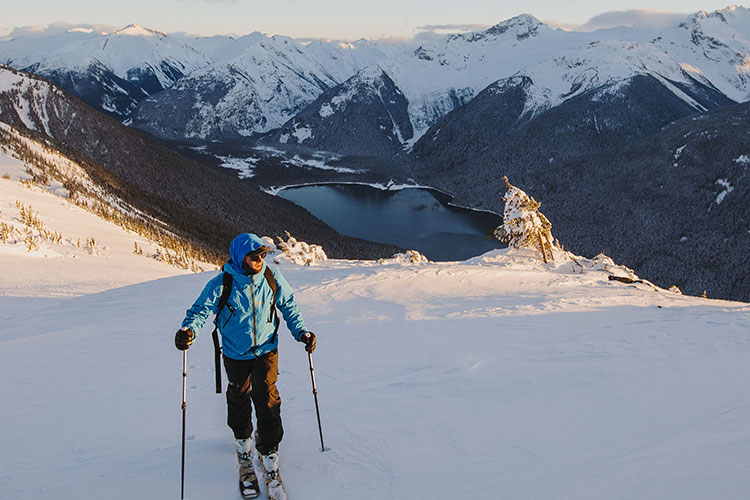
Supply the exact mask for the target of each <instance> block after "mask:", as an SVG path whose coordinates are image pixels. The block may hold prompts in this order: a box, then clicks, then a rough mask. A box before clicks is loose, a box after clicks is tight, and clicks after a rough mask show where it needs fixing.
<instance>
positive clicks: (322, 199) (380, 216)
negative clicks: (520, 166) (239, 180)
mask: <svg viewBox="0 0 750 500" xmlns="http://www.w3.org/2000/svg"><path fill="white" fill-rule="evenodd" d="M278 195H279V196H280V197H282V198H285V199H287V200H290V201H292V202H294V203H296V204H297V205H300V206H302V207H305V208H306V209H307V210H308V211H310V213H312V214H313V215H315V216H316V217H318V218H319V219H321V220H322V221H324V222H325V223H326V224H328V225H329V226H331V227H332V228H334V229H335V230H336V231H338V232H339V233H341V234H344V235H346V236H354V237H357V238H363V239H366V240H370V241H378V242H381V243H392V244H394V245H398V246H400V247H403V248H405V249H413V250H418V251H420V252H421V253H423V254H424V255H425V256H426V257H427V258H428V259H430V260H434V261H445V260H464V259H468V258H469V257H474V256H476V255H480V254H483V253H485V252H488V251H489V250H492V249H495V248H503V247H505V245H504V244H502V243H501V242H499V241H498V240H497V239H495V238H494V237H490V238H488V235H490V234H492V231H493V230H494V229H495V228H496V227H497V226H499V225H500V224H501V223H502V217H500V216H498V215H495V214H492V213H488V212H477V211H474V210H468V209H465V208H459V207H454V206H451V205H449V204H448V201H449V199H450V198H449V197H448V196H446V195H444V194H442V193H439V192H437V191H433V190H427V189H416V188H408V189H401V190H397V191H384V190H381V189H376V188H373V187H370V186H361V185H355V184H326V185H317V186H304V187H296V188H288V189H284V190H283V191H280V192H279V194H278Z"/></svg>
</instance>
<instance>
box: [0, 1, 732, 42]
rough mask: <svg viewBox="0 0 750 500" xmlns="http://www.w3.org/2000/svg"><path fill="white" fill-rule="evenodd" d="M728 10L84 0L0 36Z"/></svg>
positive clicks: (418, 28)
mask: <svg viewBox="0 0 750 500" xmlns="http://www.w3.org/2000/svg"><path fill="white" fill-rule="evenodd" d="M730 5H731V4H728V3H725V2H716V1H706V2H696V1H690V2H676V1H673V0H657V1H654V2H649V3H645V2H643V3H638V2H633V3H632V4H630V5H622V4H621V3H619V2H618V3H617V4H614V3H613V2H593V1H586V2H581V3H578V4H576V5H575V6H567V7H566V6H562V5H559V4H558V3H556V2H551V1H547V0H536V1H532V2H531V3H527V4H525V5H524V7H523V9H522V10H518V8H517V7H514V6H506V5H503V4H497V3H492V2H490V1H488V0H467V1H465V2H462V3H461V5H455V4H454V3H453V2H452V3H451V4H450V5H445V6H443V5H440V4H434V3H430V2H427V1H425V0H416V1H414V2H411V3H409V5H401V4H399V3H397V2H395V1H393V0H384V1H383V2H380V3H379V4H378V5H375V6H373V5H370V4H364V3H358V2H349V3H347V4H345V5H343V6H342V5H337V4H336V2H333V1H331V0H325V1H318V2H315V3H312V2H308V3H302V2H300V1H298V0H279V1H277V2H276V3H275V4H274V5H273V6H268V5H256V6H252V5H249V2H247V1H245V0H165V1H164V2H161V3H160V4H158V5H156V6H154V5H153V4H150V3H148V2H146V1H145V0H134V1H133V2H130V3H128V5H127V6H126V5H124V4H122V5H101V4H99V3H96V2H90V1H88V0H76V1H71V2H67V3H66V4H60V3H57V2H53V1H51V0H43V1H36V2H29V3H27V4H18V5H14V6H13V8H12V9H10V8H7V9H4V10H5V12H4V16H3V20H2V21H0V37H8V36H29V35H31V36H33V35H40V34H45V33H54V32H61V31H65V30H67V29H72V28H76V27H88V28H94V29H97V30H98V31H104V32H112V31H116V30H117V29H120V28H122V27H125V26H128V25H130V24H138V25H140V26H143V27H145V28H148V29H151V30H155V31H160V32H163V33H182V34H187V35H193V36H202V37H205V36H213V35H228V36H242V35H246V34H249V33H253V32H261V33H265V34H267V35H285V36H289V37H292V38H298V39H305V38H309V39H321V38H322V39H330V40H357V39H360V38H365V39H368V40H388V39H401V40H409V39H412V38H415V37H419V36H420V35H423V34H429V33H455V32H465V31H479V30H483V29H486V28H488V27H490V26H493V25H495V24H497V23H499V22H502V21H504V20H506V19H510V18H512V17H515V16H517V15H520V14H530V15H532V16H534V17H536V18H537V19H539V20H540V21H542V22H544V23H546V24H548V25H550V26H552V27H555V28H561V29H566V30H577V31H593V30H596V29H604V28H611V27H616V26H631V25H633V24H637V25H639V26H643V27H646V28H653V29H658V28H660V27H662V26H667V25H670V24H673V23H674V22H678V21H679V20H680V19H681V18H684V17H686V16H688V15H690V14H692V13H694V12H698V11H700V10H706V11H709V12H712V11H715V10H720V9H723V8H726V7H728V6H730ZM608 7H609V8H608ZM613 7H614V8H613ZM175 13H177V15H175ZM394 13H398V14H394Z"/></svg>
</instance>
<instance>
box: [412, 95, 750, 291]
mask: <svg viewBox="0 0 750 500" xmlns="http://www.w3.org/2000/svg"><path fill="white" fill-rule="evenodd" d="M651 83H653V82H648V81H642V82H639V83H636V84H635V85H636V87H637V88H641V86H643V85H645V86H646V88H651V91H650V92H647V93H643V92H638V93H637V94H634V93H631V94H630V98H628V99H626V100H621V102H620V104H617V106H622V109H623V110H627V111H628V113H623V114H618V113H612V112H609V113H608V114H607V115H608V116H609V117H610V118H609V119H608V121H607V122H606V123H603V122H602V121H601V120H598V121H597V122H596V123H598V126H599V131H598V132H597V128H596V126H595V125H594V123H595V117H596V116H597V114H596V113H597V109H598V108H597V106H601V103H598V104H594V103H589V104H586V103H585V101H582V102H580V103H569V105H567V106H566V104H568V103H566V104H563V105H562V106H559V107H558V108H555V109H552V110H550V111H548V112H547V113H543V114H541V115H539V116H537V117H536V118H534V119H533V120H531V119H529V117H521V119H520V120H517V121H513V122H512V123H511V120H509V119H508V118H507V117H506V118H505V123H511V125H510V126H506V128H505V129H503V125H502V122H500V121H498V122H496V123H500V125H499V126H497V127H493V126H492V124H491V123H488V122H487V121H486V120H485V122H484V123H485V124H487V126H488V127H487V128H488V129H489V130H490V131H492V132H496V131H498V132H499V133H498V136H499V137H497V138H496V139H494V140H493V134H492V133H491V132H488V131H487V130H481V127H480V126H479V125H478V123H481V121H477V122H475V123H474V124H473V125H471V126H470V125H464V126H463V127H462V126H461V123H460V122H457V123H450V122H448V121H447V120H446V123H442V122H441V123H438V124H437V125H436V126H435V129H436V131H435V132H432V136H433V137H434V136H436V135H437V137H438V138H437V139H435V141H434V142H438V141H445V142H442V143H440V144H434V145H433V144H429V143H427V144H419V145H417V147H415V152H417V153H418V154H423V155H425V156H423V157H421V158H418V160H417V166H416V168H415V171H416V172H417V173H418V179H421V180H422V181H423V182H428V181H429V182H430V183H431V185H433V186H436V187H440V188H442V189H445V190H446V191H448V192H450V193H452V194H455V195H456V196H457V198H458V201H459V202H460V203H465V204H469V205H473V206H480V207H484V208H490V209H493V210H498V211H499V210H502V207H501V201H500V196H501V191H502V190H503V188H502V183H501V181H500V179H501V178H502V176H503V175H507V176H508V177H509V178H510V180H511V182H513V183H514V184H515V185H517V186H519V187H521V188H522V189H524V190H527V192H529V193H530V194H532V195H533V196H534V197H535V198H536V199H538V200H540V201H541V202H542V203H543V206H542V210H543V211H544V213H545V214H546V215H547V216H548V218H549V219H550V221H551V222H552V224H553V229H554V233H555V236H556V237H558V238H559V239H560V241H562V242H563V243H564V245H565V246H566V248H567V249H569V250H572V251H574V252H577V253H581V254H585V255H594V254H596V253H599V252H602V251H603V252H605V253H606V254H608V255H610V256H611V257H613V258H614V259H615V261H617V262H618V263H621V264H625V265H628V266H630V267H633V268H634V269H635V270H636V271H637V272H638V274H639V275H641V276H643V277H646V278H647V279H650V280H652V281H654V282H656V283H658V284H659V285H662V286H670V285H675V284H676V285H678V286H679V287H680V288H681V289H682V290H683V291H685V292H687V293H690V294H701V293H702V292H703V291H704V290H706V291H707V293H708V295H709V296H711V297H722V298H731V299H738V300H750V271H749V270H748V268H747V264H746V260H747V255H748V254H750V203H748V200H750V175H748V173H750V103H745V104H739V105H731V106H726V107H722V108H720V109H715V110H713V111H709V112H706V113H701V114H696V113H693V114H691V115H689V116H686V117H683V118H681V119H678V120H676V121H674V122H673V123H671V124H669V125H667V126H665V127H664V128H660V124H659V121H658V119H659V118H660V117H663V116H665V114H664V110H665V109H666V110H671V113H672V116H679V115H680V114H683V115H684V114H687V113H688V112H689V111H690V110H689V109H687V108H681V107H680V104H679V103H677V102H670V101H669V100H668V97H669V95H665V94H660V93H659V92H658V87H656V88H655V87H652V86H651ZM635 97H638V99H637V101H638V102H634V101H633V99H634V98H635ZM512 104H513V103H512V102H511V104H508V103H504V104H501V106H498V108H499V109H510V108H512ZM636 104H637V105H636ZM502 106H504V107H502ZM515 106H516V107H515V108H514V109H519V106H518V105H517V104H516V105H515ZM636 110H642V112H639V113H636ZM457 111H458V110H457ZM487 113H490V111H488V110H485V117H486V114H487ZM651 117H655V119H652V118H651ZM438 128H440V131H439V133H438V132H437V129H438ZM461 130H465V131H466V132H467V133H468V134H471V135H470V138H469V139H461V138H455V136H457V135H460V134H459V132H460V131H461ZM503 130H504V131H505V135H502V134H503ZM445 131H448V132H450V134H453V136H454V141H455V143H454V145H453V148H457V147H458V144H461V143H469V144H473V145H474V148H473V149H470V150H465V151H463V152H460V151H459V152H455V151H453V150H452V149H451V147H450V145H449V144H448V143H447V141H446V139H445V138H446V137H449V136H450V134H446V135H445V136H443V133H444V132H445ZM482 134H484V135H482ZM481 141H484V143H482V142H481ZM435 151H438V152H441V153H442V154H445V155H446V156H447V157H448V158H449V160H448V161H446V162H445V163H442V162H440V161H439V158H440V157H439V156H436V155H435V154H434V152H435ZM462 154H463V155H465V156H464V157H462V156H461V155H462ZM452 161H455V162H456V163H451V162H452ZM722 193H724V194H722Z"/></svg>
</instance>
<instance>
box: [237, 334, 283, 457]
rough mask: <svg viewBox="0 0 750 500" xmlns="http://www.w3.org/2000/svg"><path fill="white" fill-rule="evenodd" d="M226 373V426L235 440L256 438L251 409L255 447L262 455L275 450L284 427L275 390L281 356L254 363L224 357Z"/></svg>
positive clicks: (265, 358)
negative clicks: (255, 427) (256, 432)
mask: <svg viewBox="0 0 750 500" xmlns="http://www.w3.org/2000/svg"><path fill="white" fill-rule="evenodd" d="M224 368H225V370H226V372H227V379H229V385H228V386H227V424H228V425H229V427H230V428H231V429H232V432H233V433H234V437H235V438H236V439H246V438H249V437H250V436H252V434H253V420H252V406H255V419H256V421H257V424H258V434H257V441H256V443H255V447H256V448H257V449H258V451H259V452H260V454H261V455H266V454H268V453H270V452H271V451H273V450H274V449H276V448H277V447H278V444H279V443H280V442H281V438H282V437H283V436H284V428H283V427H282V426H281V397H280V396H279V391H278V389H276V380H277V378H278V375H279V355H278V351H277V350H275V349H274V350H273V351H271V352H269V353H267V354H264V355H263V356H261V357H259V358H255V359H247V360H237V359H231V358H227V357H226V356H224Z"/></svg>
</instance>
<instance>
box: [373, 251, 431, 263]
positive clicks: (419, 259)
mask: <svg viewBox="0 0 750 500" xmlns="http://www.w3.org/2000/svg"><path fill="white" fill-rule="evenodd" d="M428 262H430V261H429V260H428V259H427V257H425V256H424V255H422V254H421V253H419V252H417V251H416V250H407V251H406V252H405V253H397V254H395V255H394V256H393V257H391V258H389V259H378V264H426V263H428Z"/></svg>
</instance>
